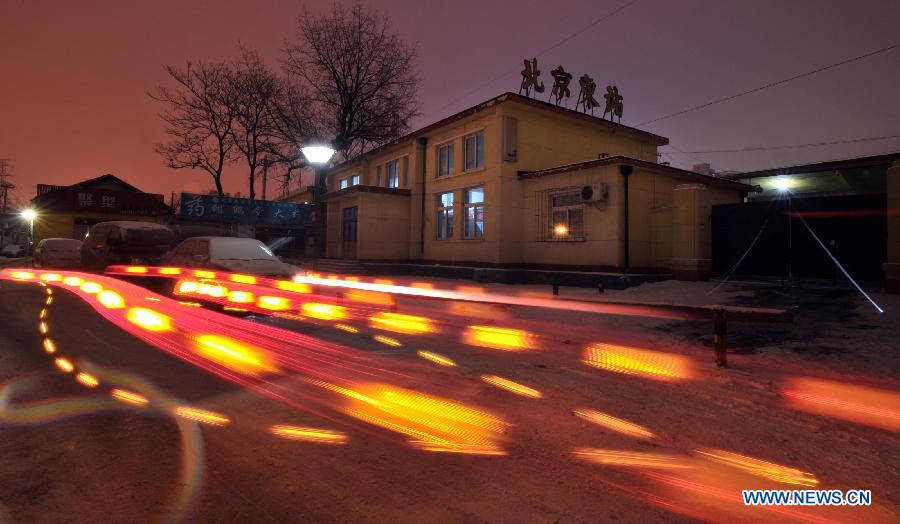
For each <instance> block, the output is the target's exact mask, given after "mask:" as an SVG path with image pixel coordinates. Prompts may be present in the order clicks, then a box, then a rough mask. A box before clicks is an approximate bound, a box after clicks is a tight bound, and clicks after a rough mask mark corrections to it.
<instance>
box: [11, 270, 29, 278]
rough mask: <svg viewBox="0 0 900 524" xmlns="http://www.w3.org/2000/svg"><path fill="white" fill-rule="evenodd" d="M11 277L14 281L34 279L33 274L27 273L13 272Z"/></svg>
mask: <svg viewBox="0 0 900 524" xmlns="http://www.w3.org/2000/svg"><path fill="white" fill-rule="evenodd" d="M12 277H13V278H15V279H16V280H31V279H32V278H34V273H31V272H28V271H13V273H12Z"/></svg>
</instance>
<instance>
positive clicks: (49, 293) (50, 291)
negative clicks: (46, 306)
mask: <svg viewBox="0 0 900 524" xmlns="http://www.w3.org/2000/svg"><path fill="white" fill-rule="evenodd" d="M47 294H48V295H52V294H53V290H52V289H50V288H49V287H48V288H47Z"/></svg>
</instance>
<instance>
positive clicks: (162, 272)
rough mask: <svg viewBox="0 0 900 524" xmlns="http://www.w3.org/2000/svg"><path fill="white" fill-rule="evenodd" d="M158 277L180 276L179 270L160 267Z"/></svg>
mask: <svg viewBox="0 0 900 524" xmlns="http://www.w3.org/2000/svg"><path fill="white" fill-rule="evenodd" d="M159 274H160V275H180V274H181V269H180V268H177V267H161V268H159Z"/></svg>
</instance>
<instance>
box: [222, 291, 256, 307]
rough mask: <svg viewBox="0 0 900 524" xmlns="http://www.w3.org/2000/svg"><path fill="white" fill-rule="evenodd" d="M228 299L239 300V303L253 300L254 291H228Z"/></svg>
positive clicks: (231, 300)
mask: <svg viewBox="0 0 900 524" xmlns="http://www.w3.org/2000/svg"><path fill="white" fill-rule="evenodd" d="M228 301H229V302H237V303H239V304H246V303H248V302H253V293H249V292H247V291H232V292H230V293H228Z"/></svg>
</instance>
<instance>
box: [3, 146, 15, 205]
mask: <svg viewBox="0 0 900 524" xmlns="http://www.w3.org/2000/svg"><path fill="white" fill-rule="evenodd" d="M8 167H9V159H8V158H0V192H2V199H3V201H2V204H0V205H2V207H0V210H2V213H3V214H4V215H5V214H6V213H8V212H9V191H10V190H11V189H15V188H16V186H15V185H14V184H13V183H11V182H10V181H9V178H10V177H11V176H12V174H11V173H9V172H7V168H8Z"/></svg>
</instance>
